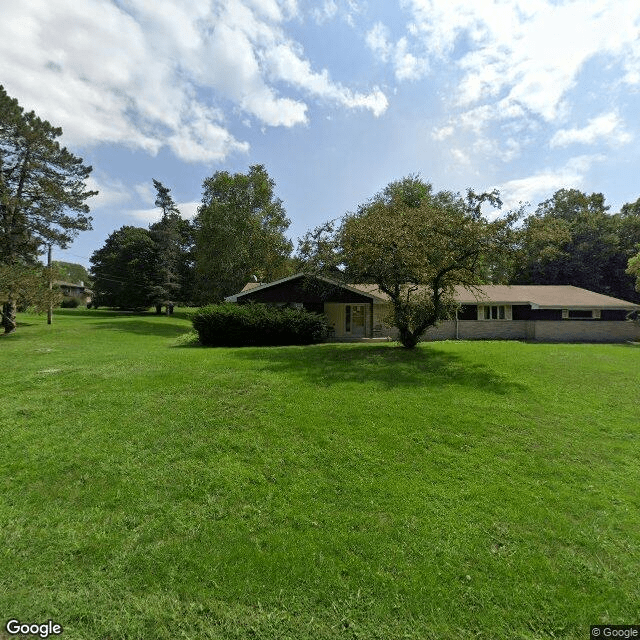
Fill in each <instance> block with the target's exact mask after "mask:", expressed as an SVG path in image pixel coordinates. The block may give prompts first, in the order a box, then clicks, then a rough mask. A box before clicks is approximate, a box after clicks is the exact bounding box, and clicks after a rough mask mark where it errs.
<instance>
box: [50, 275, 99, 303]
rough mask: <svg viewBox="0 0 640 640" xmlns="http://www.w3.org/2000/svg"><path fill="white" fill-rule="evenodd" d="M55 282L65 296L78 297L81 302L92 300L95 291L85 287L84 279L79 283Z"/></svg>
mask: <svg viewBox="0 0 640 640" xmlns="http://www.w3.org/2000/svg"><path fill="white" fill-rule="evenodd" d="M53 284H54V285H56V286H58V287H59V288H60V290H61V291H62V295H63V296H65V298H78V299H79V300H80V302H81V304H87V303H88V302H91V296H92V295H93V291H91V289H88V288H87V287H85V286H84V282H83V281H82V280H80V282H78V283H73V282H62V281H57V282H54V283H53Z"/></svg>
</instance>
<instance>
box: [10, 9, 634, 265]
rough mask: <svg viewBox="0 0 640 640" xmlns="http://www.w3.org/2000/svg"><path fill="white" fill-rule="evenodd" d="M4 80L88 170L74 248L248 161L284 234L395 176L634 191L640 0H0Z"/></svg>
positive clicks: (516, 197)
mask: <svg viewBox="0 0 640 640" xmlns="http://www.w3.org/2000/svg"><path fill="white" fill-rule="evenodd" d="M0 15H1V16H2V19H1V20H0V84H3V85H4V87H5V89H6V90H7V92H8V93H9V95H11V96H12V97H15V98H17V99H18V100H19V102H20V104H21V105H22V106H24V107H25V108H26V109H28V110H31V109H33V110H35V111H36V113H37V114H38V115H40V116H41V117H43V118H46V119H48V120H49V121H50V122H51V123H52V124H55V125H56V126H61V127H62V128H63V130H64V136H63V143H64V144H66V145H67V146H68V147H69V148H70V149H71V150H72V151H73V152H74V153H76V154H77V155H80V156H82V157H83V158H84V160H85V162H86V163H87V164H91V165H92V166H93V168H94V171H93V174H92V184H91V186H92V187H94V188H97V189H98V190H99V191H100V195H99V196H97V197H96V198H94V199H92V201H91V207H92V215H93V218H94V224H93V226H94V230H93V231H91V232H85V233H83V234H81V235H80V236H79V238H78V239H77V240H76V241H75V242H74V244H73V245H72V246H71V248H70V250H69V251H66V252H62V251H57V252H56V253H57V255H56V256H55V258H57V259H61V260H68V261H72V262H80V263H83V264H85V265H88V264H89V257H90V255H91V253H92V252H93V251H95V250H96V249H98V248H99V247H101V246H102V244H103V243H104V241H105V239H106V237H107V236H108V235H109V234H110V233H111V232H112V231H114V230H115V229H117V228H119V227H120V226H122V225H124V224H133V225H139V226H147V225H148V224H149V223H150V222H152V221H154V220H155V219H157V218H158V215H159V212H158V211H157V210H154V208H153V206H154V205H153V201H154V195H155V194H154V191H153V187H152V182H151V181H152V179H153V178H156V179H158V180H160V181H161V182H163V183H164V184H165V186H167V187H169V188H170V189H171V190H172V194H173V196H174V198H175V200H176V201H177V202H178V203H179V206H180V208H181V211H182V213H183V215H185V216H190V215H193V214H194V213H195V210H196V208H197V206H198V202H199V200H200V198H201V194H202V181H203V180H204V179H205V178H206V177H208V176H210V175H212V174H213V173H214V172H215V171H217V170H221V169H224V170H228V171H231V172H236V171H241V172H244V171H246V170H247V169H248V167H249V166H250V165H251V164H264V165H265V166H266V168H267V171H268V172H269V174H270V175H271V177H272V178H273V179H274V180H275V182H276V194H277V195H278V196H279V197H280V198H281V199H282V200H283V202H284V205H285V208H286V210H287V213H288V215H289V217H290V218H291V220H292V224H291V227H290V236H291V238H292V239H293V240H294V242H295V240H296V239H297V238H298V237H299V236H301V235H302V234H304V232H305V231H306V230H307V229H309V228H312V227H313V226H316V225H317V224H320V223H321V222H323V221H325V220H328V219H331V218H336V217H339V216H341V215H342V214H344V213H345V212H347V211H353V210H354V209H355V208H356V207H357V205H358V204H359V203H361V202H363V201H365V200H366V199H367V198H369V197H370V196H372V195H373V194H374V193H376V192H377V191H378V190H380V189H381V188H382V187H384V186H385V185H386V184H387V183H389V182H390V181H392V180H396V179H399V178H402V177H403V176H406V175H408V174H411V173H419V174H420V175H421V176H422V177H423V178H424V179H426V180H428V181H430V182H432V183H433V185H434V187H435V188H436V189H438V190H440V189H450V190H454V191H464V190H465V189H466V188H467V187H472V188H474V189H475V190H479V191H481V190H485V189H490V188H494V187H497V188H499V189H500V190H501V193H502V195H503V199H504V200H505V202H506V203H507V204H510V205H516V204H517V203H518V202H519V201H528V202H531V203H533V204H534V205H535V204H537V203H538V202H540V201H542V200H544V199H546V198H548V197H550V196H551V195H552V194H553V193H554V192H555V191H556V190H557V189H559V188H562V187H567V188H568V187H576V188H579V189H582V190H584V191H587V192H593V191H598V192H602V193H604V194H605V196H606V198H607V202H608V203H609V204H610V205H611V209H612V211H615V210H617V209H618V208H619V207H620V206H621V205H622V204H623V203H624V202H629V201H634V200H636V199H637V198H638V197H639V196H640V183H638V180H637V176H638V171H637V169H638V167H639V166H640V157H639V156H640V152H639V146H638V141H639V134H640V119H639V118H638V113H640V94H639V90H640V3H638V2H632V1H627V0H318V1H316V2H312V1H310V0H309V1H307V0H19V2H16V1H15V0H0Z"/></svg>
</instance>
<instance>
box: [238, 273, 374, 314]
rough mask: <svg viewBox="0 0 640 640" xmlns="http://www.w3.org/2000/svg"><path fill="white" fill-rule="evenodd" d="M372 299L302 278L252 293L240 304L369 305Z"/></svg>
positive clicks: (240, 299) (242, 298)
mask: <svg viewBox="0 0 640 640" xmlns="http://www.w3.org/2000/svg"><path fill="white" fill-rule="evenodd" d="M370 301H371V298H369V297H368V296H365V295H363V294H360V293H355V292H352V291H348V290H346V289H342V288H341V287H337V286H333V285H331V284H329V283H325V282H322V281H317V280H313V281H309V280H308V279H306V278H303V277H300V278H296V279H295V280H287V281H286V282H282V283H280V284H277V285H274V286H273V287H267V288H265V289H261V290H259V291H255V292H253V291H251V292H249V293H247V294H245V295H243V296H242V297H240V298H238V303H239V304H245V303H247V302H267V303H269V302H274V303H275V302H284V303H291V302H302V303H303V304H304V305H305V307H307V306H309V307H311V305H321V304H323V303H324V302H353V303H360V304H363V303H367V302H370Z"/></svg>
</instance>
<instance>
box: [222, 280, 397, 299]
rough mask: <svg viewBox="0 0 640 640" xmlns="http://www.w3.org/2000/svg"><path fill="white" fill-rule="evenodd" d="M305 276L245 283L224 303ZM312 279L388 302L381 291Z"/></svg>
mask: <svg viewBox="0 0 640 640" xmlns="http://www.w3.org/2000/svg"><path fill="white" fill-rule="evenodd" d="M305 276H307V274H305V273H296V274H294V275H292V276H287V277H286V278H280V279H279V280H274V281H273V282H247V284H245V285H244V287H243V288H242V291H241V292H240V293H236V294H235V295H233V296H228V297H227V298H225V301H226V302H237V301H238V298H241V297H243V296H245V295H246V294H247V293H249V292H252V293H253V292H255V291H260V290H262V289H268V288H270V287H274V286H276V285H279V284H282V283H284V282H288V281H290V280H297V279H298V278H302V277H305ZM313 277H315V278H317V279H318V280H322V281H324V282H327V283H329V284H332V285H335V286H337V287H340V288H342V289H346V290H347V291H353V292H354V293H358V294H360V295H362V294H364V295H366V296H368V297H370V298H371V299H372V300H373V301H374V302H386V301H387V300H388V297H387V296H386V295H385V294H384V293H382V292H381V291H377V292H374V291H366V290H363V289H361V288H360V286H361V285H353V284H344V283H342V282H337V281H336V280H332V279H331V278H325V277H324V276H313ZM364 286H366V285H364ZM374 286H375V285H374Z"/></svg>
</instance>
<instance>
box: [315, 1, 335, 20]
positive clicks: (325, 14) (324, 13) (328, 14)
mask: <svg viewBox="0 0 640 640" xmlns="http://www.w3.org/2000/svg"><path fill="white" fill-rule="evenodd" d="M336 13H338V5H337V4H336V3H335V1H334V0H325V1H324V3H323V4H322V6H321V7H315V8H314V9H313V11H312V12H311V15H312V16H313V19H314V20H315V21H316V22H317V23H318V24H323V23H324V22H326V21H327V20H331V19H332V18H334V17H335V15H336Z"/></svg>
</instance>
